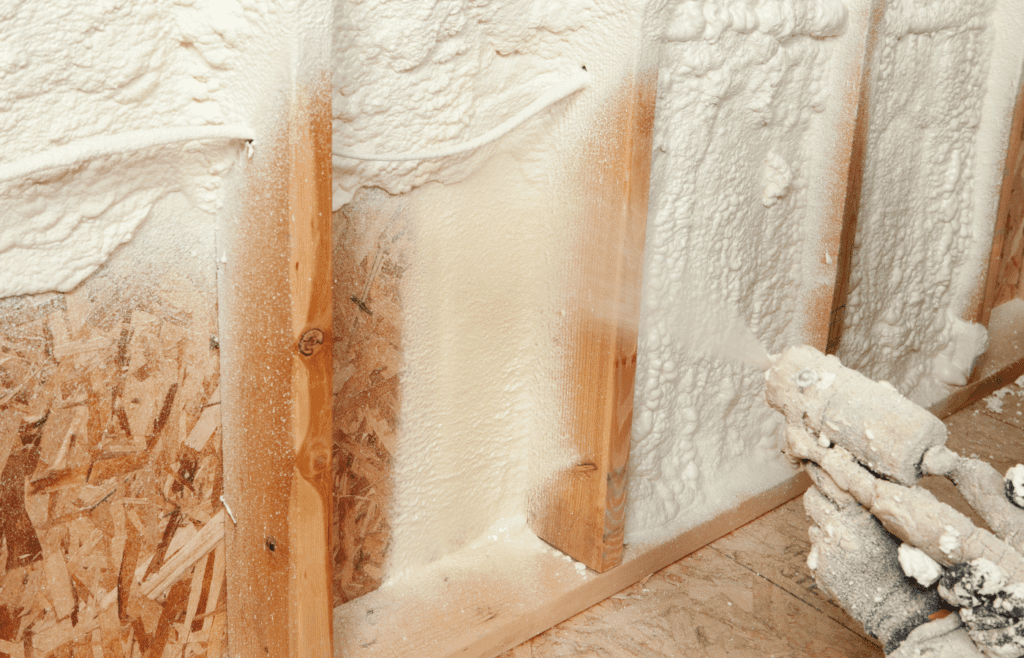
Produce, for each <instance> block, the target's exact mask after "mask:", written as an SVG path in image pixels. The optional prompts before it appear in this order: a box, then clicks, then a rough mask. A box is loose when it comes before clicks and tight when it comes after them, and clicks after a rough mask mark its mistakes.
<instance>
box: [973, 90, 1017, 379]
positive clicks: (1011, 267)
mask: <svg viewBox="0 0 1024 658" xmlns="http://www.w3.org/2000/svg"><path fill="white" fill-rule="evenodd" d="M1022 269H1024V78H1022V80H1021V87H1020V90H1019V91H1018V92H1017V104H1016V106H1015V108H1014V110H1013V120H1012V122H1011V124H1010V134H1009V144H1008V145H1007V149H1006V164H1005V166H1004V168H1003V185H1002V190H1001V192H1000V195H999V209H998V211H997V212H996V226H995V229H994V233H993V236H992V255H991V257H990V259H989V266H988V272H987V274H986V280H985V287H984V296H983V299H982V301H981V305H980V308H979V309H978V310H977V312H976V313H975V317H976V319H977V321H978V322H980V323H981V324H983V325H985V326H988V324H989V318H990V317H991V315H992V309H993V308H995V307H996V306H999V305H1000V304H1002V303H1003V302H1006V301H1009V300H1011V299H1013V298H1014V297H1024V285H1022V284H1024V281H1022V280H1021V270H1022ZM973 379H974V380H976V379H977V375H975V377H973Z"/></svg>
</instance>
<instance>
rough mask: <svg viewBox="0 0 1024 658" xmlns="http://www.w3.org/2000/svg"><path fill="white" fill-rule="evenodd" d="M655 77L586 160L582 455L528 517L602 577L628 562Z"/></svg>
mask: <svg viewBox="0 0 1024 658" xmlns="http://www.w3.org/2000/svg"><path fill="white" fill-rule="evenodd" d="M656 96H657V73H656V72H650V73H647V74H644V75H641V76H639V77H638V78H637V79H636V80H633V81H630V82H629V83H627V84H626V85H625V88H624V89H623V90H622V91H621V92H620V93H619V94H618V96H617V97H615V100H614V101H613V102H612V104H611V106H610V107H609V108H607V110H606V116H605V117H604V118H602V119H601V121H603V122H605V123H606V125H604V126H603V127H601V126H599V129H598V130H597V131H596V134H595V136H594V137H593V138H591V141H590V143H589V144H588V145H587V147H586V148H585V149H584V150H583V155H582V157H581V166H582V174H581V175H582V176H583V181H582V186H581V194H580V198H581V199H583V200H584V208H583V210H582V214H581V216H580V217H579V219H578V221H579V226H581V227H584V228H583V229H582V230H580V231H579V233H580V235H581V238H580V241H579V243H578V244H577V246H576V247H575V249H576V250H577V251H576V253H575V254H574V266H573V271H572V273H571V274H570V275H569V278H568V280H567V283H566V285H567V286H568V287H569V289H570V290H573V292H572V297H571V301H570V302H569V310H568V316H569V318H570V321H569V325H568V327H569V328H568V337H567V340H566V344H568V345H570V346H571V347H570V349H569V354H568V357H567V360H566V363H565V366H564V371H563V372H564V375H562V378H561V379H562V381H564V382H565V384H564V389H563V395H564V396H565V398H566V400H567V404H566V409H565V417H564V419H563V420H562V421H561V424H562V425H563V426H565V427H566V434H567V435H568V436H569V437H570V441H571V443H572V445H571V449H572V450H573V451H574V452H575V454H577V455H579V460H578V463H577V464H576V465H575V466H573V467H572V468H570V469H569V470H568V471H565V472H562V473H560V474H559V475H557V476H556V477H555V478H554V480H553V482H552V483H551V484H550V485H548V486H546V487H545V489H544V491H543V493H542V494H541V495H540V496H538V501H540V502H538V503H536V504H535V505H534V506H533V507H532V509H531V510H530V513H529V515H530V524H531V527H532V528H533V529H534V531H535V532H536V533H537V535H538V536H539V537H540V538H541V539H543V540H545V541H547V542H548V543H550V544H552V545H553V546H555V547H557V548H559V549H560V550H562V551H564V552H565V553H567V554H569V555H571V556H572V557H573V558H575V559H576V560H579V561H580V562H583V563H584V564H586V565H587V566H588V567H590V568H592V569H594V570H596V571H598V572H603V571H606V570H608V569H610V568H612V567H614V566H616V565H618V564H619V563H620V562H621V561H622V537H623V534H622V533H623V527H624V522H625V517H624V513H625V501H626V462H627V460H628V456H629V440H630V428H631V426H632V420H633V380H634V375H635V373H636V349H637V347H636V346H637V330H638V326H639V321H640V283H641V278H642V270H643V248H644V237H645V235H646V226H647V195H648V187H649V182H650V168H651V140H652V137H653V129H654V102H655V98H656Z"/></svg>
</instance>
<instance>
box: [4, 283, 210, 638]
mask: <svg viewBox="0 0 1024 658" xmlns="http://www.w3.org/2000/svg"><path fill="white" fill-rule="evenodd" d="M164 289H165V290H169V291H173V292H169V293H162V294H157V293H153V292H151V291H145V290H137V289H136V290H132V289H130V288H126V287H124V286H121V285H117V284H111V283H109V282H106V281H104V280H103V279H102V278H101V277H94V278H93V279H91V280H89V281H87V282H86V283H85V284H83V285H81V286H79V288H78V289H76V290H75V291H74V292H72V293H69V294H66V295H38V296H33V297H23V298H15V299H10V300H5V301H4V302H3V303H0V568H2V572H0V573H2V577H0V578H2V580H0V658H4V657H7V656H12V657H17V658H22V657H23V656H24V657H30V656H31V657H33V658H40V657H43V656H62V657H63V656H69V657H70V656H90V657H93V656H104V657H107V658H111V657H113V658H120V657H122V656H123V657H125V658H128V657H136V656H139V657H141V656H145V657H150V656H154V657H158V656H172V655H173V656H183V657H187V656H218V657H219V656H221V654H222V651H221V647H224V646H226V645H225V642H224V633H225V626H224V623H223V620H224V601H225V597H224V595H223V588H224V559H223V547H222V546H223V544H222V541H221V538H222V537H223V520H222V519H223V514H222V513H218V512H219V508H220V503H219V502H216V501H218V499H219V497H220V493H221V451H220V431H219V425H220V421H219V401H218V399H217V397H216V395H217V386H218V355H217V351H216V349H215V347H216V341H215V339H214V340H212V339H211V338H212V331H213V327H212V326H211V324H212V323H211V321H210V320H209V318H210V317H212V315H213V313H214V312H215V310H214V309H213V308H212V305H211V304H210V303H209V302H206V301H205V299H204V298H202V297H201V296H199V295H198V294H196V293H195V292H194V291H192V286H191V285H190V284H189V283H188V282H186V281H173V282H165V285H164ZM204 303H205V304H206V305H207V306H211V308H210V309H209V313H206V314H204V315H200V314H197V313H196V312H195V309H196V308H197V304H204ZM199 308H201V307H199Z"/></svg>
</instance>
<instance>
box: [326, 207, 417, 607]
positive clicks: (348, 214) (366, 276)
mask: <svg viewBox="0 0 1024 658" xmlns="http://www.w3.org/2000/svg"><path fill="white" fill-rule="evenodd" d="M334 231H335V240H334V244H335V247H334V335H335V336H336V337H337V338H336V340H335V343H334V518H333V521H334V525H333V540H334V605H340V604H342V603H344V602H346V601H350V600H352V599H354V598H356V597H359V596H362V595H363V594H366V593H368V592H372V591H373V590H375V589H377V588H378V587H379V586H380V584H381V581H382V579H383V573H384V572H383V569H384V559H385V556H386V555H387V550H388V546H389V545H390V541H391V525H390V519H389V515H388V508H389V506H390V503H391V495H392V481H391V466H392V455H393V454H394V450H395V444H396V442H397V432H398V411H399V405H400V404H401V387H400V383H401V375H402V346H401V332H402V300H401V297H400V284H401V279H402V273H403V271H404V270H405V268H406V267H407V265H408V263H407V261H406V252H407V249H408V237H407V235H406V225H405V222H404V220H403V217H402V213H401V203H400V201H399V200H398V199H397V198H395V197H391V196H390V195H388V194H386V193H384V192H382V191H380V190H364V191H362V192H360V194H359V196H358V198H357V199H356V201H354V202H352V203H350V204H348V205H346V206H344V207H343V208H342V209H341V210H340V211H339V212H338V213H336V215H335V222H334Z"/></svg>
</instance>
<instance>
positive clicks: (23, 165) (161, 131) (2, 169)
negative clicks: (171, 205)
mask: <svg viewBox="0 0 1024 658" xmlns="http://www.w3.org/2000/svg"><path fill="white" fill-rule="evenodd" d="M255 137H256V135H255V133H253V131H252V129H250V128H248V127H246V126H181V127H176V128H153V129H150V130H134V131H132V132H126V133H119V134H116V135H97V136H96V137H87V138H85V139H80V140H78V141H75V142H72V143H71V144H66V145H64V146H58V147H56V148H52V149H50V150H48V151H43V152H42V153H36V154H35V155H30V156H28V157H25V158H22V159H20V160H15V161H13V162H5V163H0V181H8V180H13V179H15V178H23V177H25V176H30V175H32V174H35V173H38V172H40V171H45V170H46V169H55V168H58V167H73V166H76V165H79V164H82V163H84V162H88V161H89V160H93V159H95V158H100V157H103V156H107V155H118V154H121V153H132V152H134V151H141V150H142V149H146V148H151V147H153V146H164V145H167V144H178V143H181V142H194V141H197V140H202V139H229V140H239V141H249V142H251V141H252V140H253V139H255Z"/></svg>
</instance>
